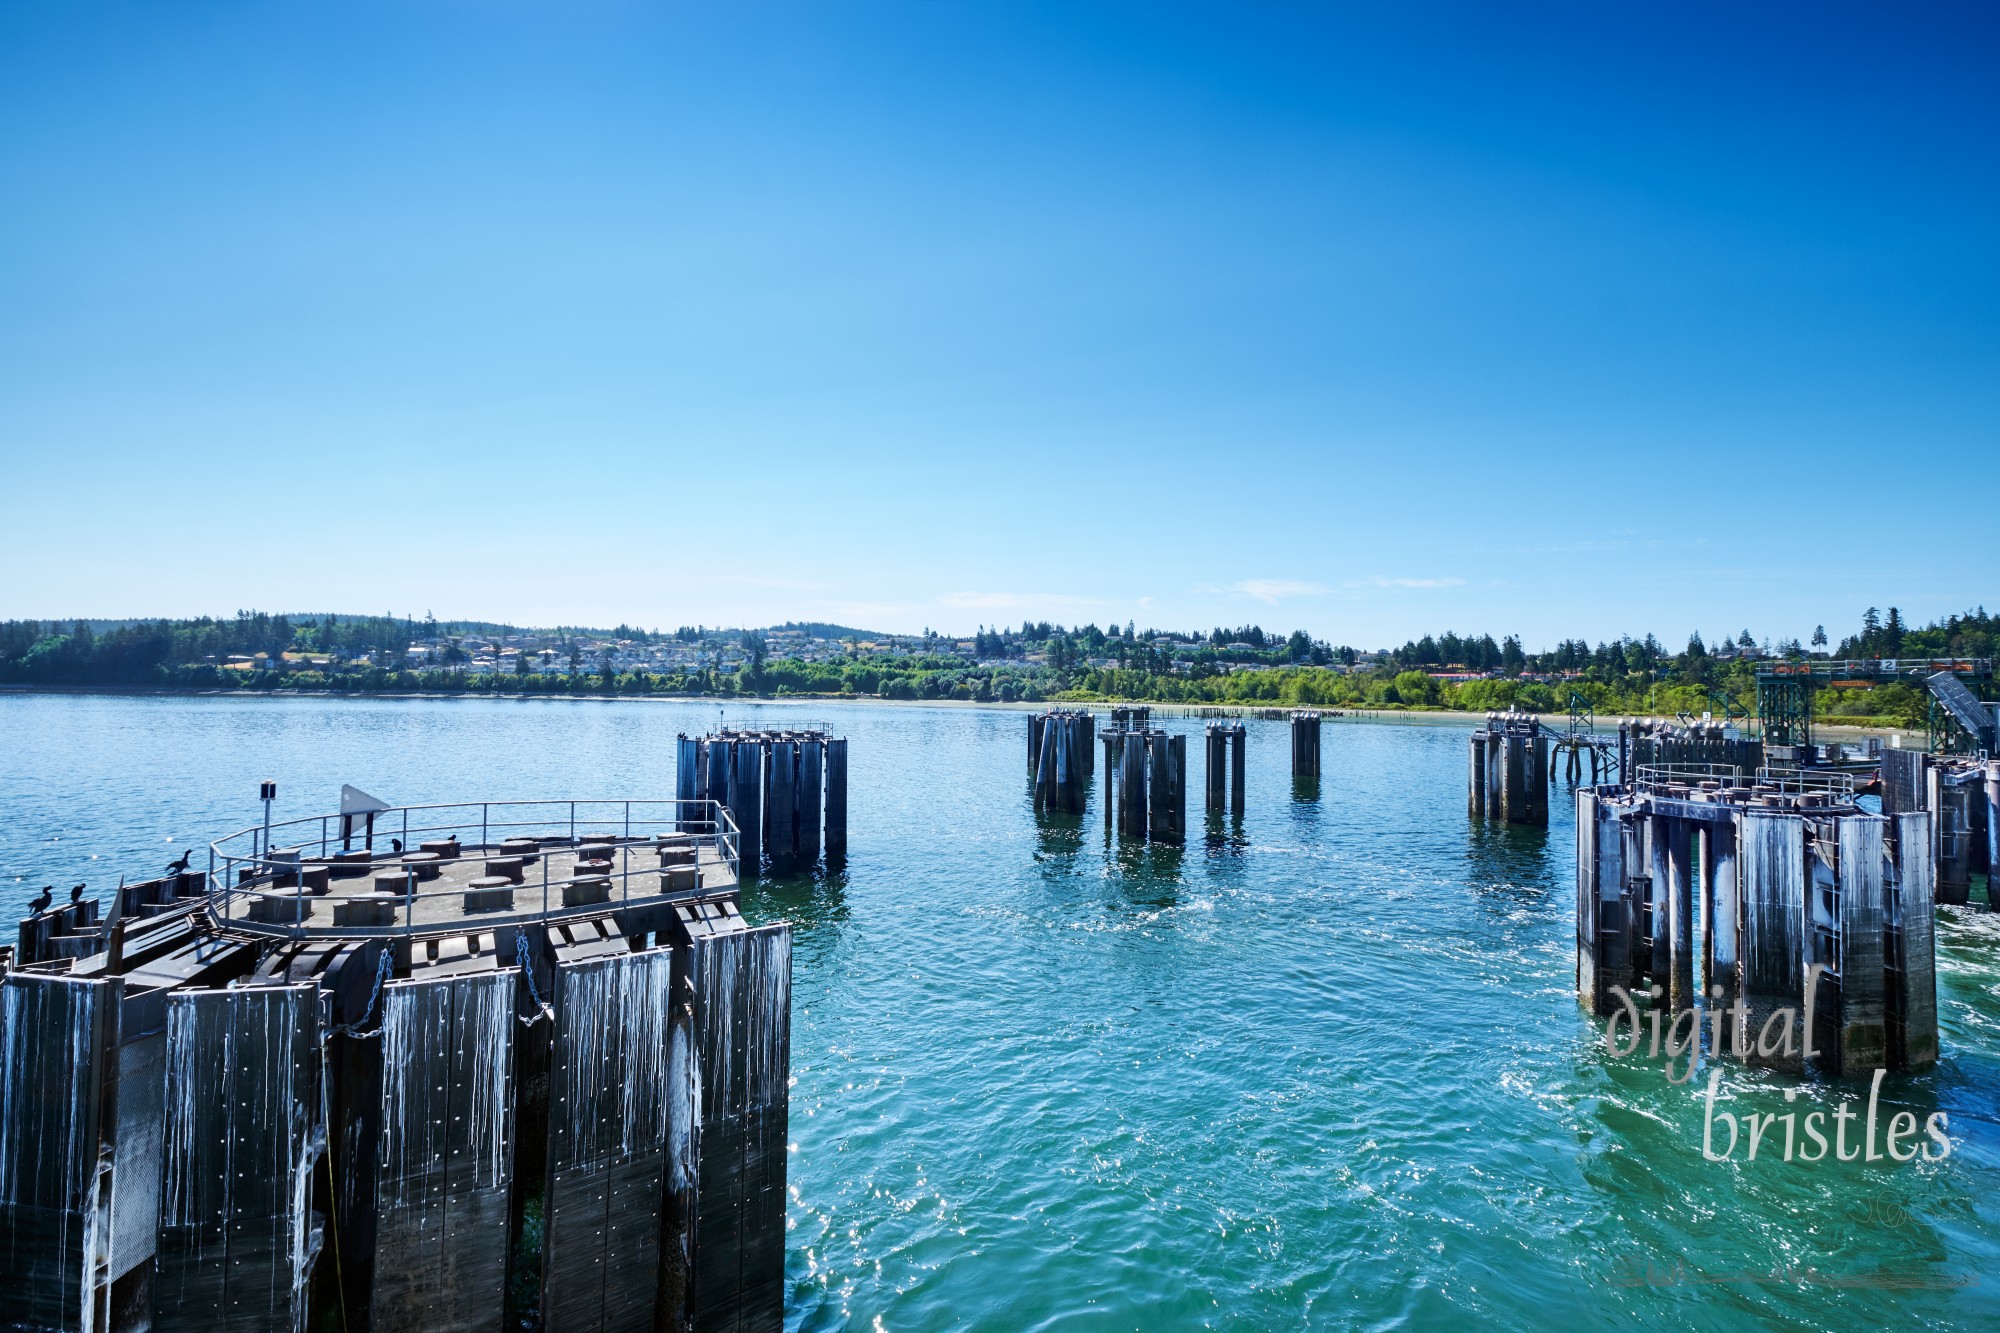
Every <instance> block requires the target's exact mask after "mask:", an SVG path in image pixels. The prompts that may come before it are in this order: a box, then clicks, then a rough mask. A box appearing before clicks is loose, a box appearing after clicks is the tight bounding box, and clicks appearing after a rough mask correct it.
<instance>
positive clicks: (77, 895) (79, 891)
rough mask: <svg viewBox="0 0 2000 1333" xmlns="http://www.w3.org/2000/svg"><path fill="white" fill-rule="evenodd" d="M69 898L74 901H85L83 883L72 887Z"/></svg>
mask: <svg viewBox="0 0 2000 1333" xmlns="http://www.w3.org/2000/svg"><path fill="white" fill-rule="evenodd" d="M69 900H70V901H71V902H73V903H80V902H82V901H83V885H81V884H77V885H74V886H72V887H71V889H70V891H69Z"/></svg>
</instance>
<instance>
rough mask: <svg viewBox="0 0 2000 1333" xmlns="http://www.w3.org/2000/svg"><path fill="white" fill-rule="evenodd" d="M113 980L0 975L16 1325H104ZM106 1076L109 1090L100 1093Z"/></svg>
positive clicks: (5, 1171)
mask: <svg viewBox="0 0 2000 1333" xmlns="http://www.w3.org/2000/svg"><path fill="white" fill-rule="evenodd" d="M120 998H121V988H120V983H118V982H117V981H84V980H76V979H73V978H70V977H66V976H60V975H53V974H43V973H21V972H12V973H9V974H7V975H6V976H4V977H0V1086H4V1087H5V1088H6V1095H5V1096H4V1097H0V1234H4V1235H5V1236H6V1238H7V1241H8V1243H7V1244H5V1245H0V1292H5V1293H6V1298H7V1310H6V1317H7V1318H8V1319H9V1320H10V1321H12V1322H14V1323H15V1324H16V1325H17V1326H25V1327H29V1328H46V1329H85V1328H95V1327H103V1326H104V1323H105V1322H107V1321H108V1315H109V1309H110V1296H111V1284H112V1281H113V1275H112V1274H111V1273H110V1272H109V1271H108V1265H107V1264H105V1263H103V1262H101V1261H100V1258H99V1255H98V1248H99V1241H98V1238H99V1237H101V1236H104V1235H105V1234H107V1233H108V1231H109V1229H110V1226H111V1218H112V1200H113V1194H114V1191H115V1190H116V1189H117V1186H118V1181H117V1176H116V1165H115V1157H111V1158H110V1165H111V1173H110V1178H109V1179H103V1178H101V1177H100V1172H101V1168H102V1166H103V1165H105V1164H106V1162H107V1155H108V1154H109V1152H110V1151H111V1150H112V1149H113V1148H114V1146H115V1145H114V1143H113V1140H112V1135H113V1127H114V1125H115V1124H116V1115H117V1106H116V1102H115V1097H116V1088H117V1084H116V1079H115V1070H116V1068H117V1052H118V1045H119V1004H120ZM107 1078H109V1086H108V1087H107Z"/></svg>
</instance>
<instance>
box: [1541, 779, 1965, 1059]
mask: <svg viewBox="0 0 2000 1333" xmlns="http://www.w3.org/2000/svg"><path fill="white" fill-rule="evenodd" d="M1576 799H1577V918H1576V919H1577V936H1576V949H1577V953H1576V957H1577V966H1576V984H1577V997H1578V999H1579V1001H1580V1002H1581V1003H1582V1005H1583V1006H1584V1008H1585V1009H1587V1010H1588V1011H1589V1012H1590V1013H1592V1014H1593V1015H1596V1016H1599V1017H1604V1018H1609V1017H1610V1016H1611V1015H1612V1014H1613V1013H1615V1012H1619V1011H1621V1009H1622V1008H1623V1006H1624V1000H1623V999H1621V998H1620V997H1619V994H1618V993H1617V990H1614V988H1617V989H1618V990H1622V991H1623V993H1624V994H1625V995H1627V996H1630V997H1632V999H1633V1001H1634V1003H1635V1005H1637V1006H1650V1007H1651V1008H1652V1009H1654V1010H1655V1011H1659V1010H1662V1009H1664V1010H1665V1011H1666V1012H1667V1013H1668V1014H1671V1015H1679V1014H1681V1013H1683V1012H1684V1011H1687V1010H1690V1009H1692V1008H1694V1007H1696V1006H1697V1005H1700V1006H1701V1007H1702V1008H1704V1009H1705V1010H1707V1012H1708V1013H1710V1014H1727V1015H1729V1021H1728V1022H1727V1023H1726V1024H1725V1025H1724V1026H1722V1027H1721V1028H1720V1029H1717V1028H1716V1027H1715V1025H1714V1024H1712V1023H1711V1022H1709V1021H1707V1020H1703V1021H1701V1022H1699V1023H1697V1024H1696V1026H1697V1027H1698V1028H1699V1029H1700V1030H1701V1031H1703V1032H1705V1033H1707V1034H1709V1037H1710V1039H1711V1041H1712V1040H1713V1037H1714V1033H1715V1032H1716V1031H1718V1030H1720V1031H1722V1032H1723V1033H1725V1034H1726V1035H1725V1036H1724V1037H1723V1038H1722V1042H1721V1044H1722V1047H1723V1048H1724V1051H1727V1052H1729V1053H1732V1054H1734V1055H1736V1056H1738V1057H1740V1058H1744V1059H1746V1060H1747V1061H1749V1062H1752V1063H1757V1064H1764V1065H1770V1066H1774V1067H1778V1068H1782V1069H1789V1070H1792V1071H1802V1070H1803V1069H1804V1067H1805V1066H1806V1065H1807V1063H1808V1062H1810V1063H1811V1064H1812V1065H1813V1066H1815V1067H1816V1068H1818V1069H1819V1070H1820V1071H1821V1072H1823V1073H1826V1074H1829V1075H1836V1076H1841V1077H1856V1076H1865V1075H1866V1074H1868V1073H1869V1071H1871V1070H1875V1069H1922V1068H1925V1067H1927V1066H1929V1065H1931V1064H1933V1063H1934V1062H1935V1061H1936V1059H1937V1049H1938V1047H1937V994H1936V980H1935V951H1934V944H1933V939H1932V898H1933V894H1934V887H1933V871H1932V866H1933V862H1932V855H1931V847H1932V841H1931V830H1930V816H1929V815H1928V814H1927V813H1924V812H1921V811H1919V812H1913V813H1904V814H1894V815H1874V814H1869V813H1866V812H1865V811H1863V810H1862V809H1861V807H1860V806H1859V805H1857V804H1856V803H1855V799H1854V794H1853V785H1852V779H1851V777H1850V776H1849V775H1846V774H1841V773H1821V774H1812V773H1806V774H1804V775H1801V774H1799V773H1796V772H1793V773H1788V774H1774V773H1771V772H1769V771H1766V772H1764V773H1762V774H1744V773H1742V772H1741V771H1740V770H1737V769H1735V768H1733V767H1728V766H1720V765H1707V764H1702V765H1676V764H1662V765H1642V766H1641V767H1639V768H1638V769H1637V770H1635V775H1634V780H1633V781H1632V782H1631V783H1628V784H1619V785H1608V786H1598V787H1586V788H1580V789H1579V790H1578V792H1577V798H1576ZM1697 907H1699V917H1698V918H1697V915H1696V908H1697ZM1697 920H1698V921H1699V933H1697ZM1697 967H1698V968H1699V971H1698V973H1697ZM1739 1004H1740V1006H1741V1008H1740V1009H1739V1008H1738V1007H1737V1006H1738V1005H1739ZM1671 1021H1673V1020H1672V1019H1671V1018H1668V1019H1665V1020H1663V1022H1662V1028H1663V1030H1664V1028H1665V1026H1666V1023H1667V1022H1671ZM1788 1026H1789V1027H1791V1029H1792V1030H1793V1032H1794V1039H1793V1040H1790V1041H1785V1042H1780V1040H1779V1037H1780V1036H1781V1035H1782V1031H1783V1030H1784V1029H1786V1028H1787V1027H1788ZM1767 1038H1768V1039H1767ZM1711 1053H1712V1054H1721V1053H1723V1051H1712V1052H1711Z"/></svg>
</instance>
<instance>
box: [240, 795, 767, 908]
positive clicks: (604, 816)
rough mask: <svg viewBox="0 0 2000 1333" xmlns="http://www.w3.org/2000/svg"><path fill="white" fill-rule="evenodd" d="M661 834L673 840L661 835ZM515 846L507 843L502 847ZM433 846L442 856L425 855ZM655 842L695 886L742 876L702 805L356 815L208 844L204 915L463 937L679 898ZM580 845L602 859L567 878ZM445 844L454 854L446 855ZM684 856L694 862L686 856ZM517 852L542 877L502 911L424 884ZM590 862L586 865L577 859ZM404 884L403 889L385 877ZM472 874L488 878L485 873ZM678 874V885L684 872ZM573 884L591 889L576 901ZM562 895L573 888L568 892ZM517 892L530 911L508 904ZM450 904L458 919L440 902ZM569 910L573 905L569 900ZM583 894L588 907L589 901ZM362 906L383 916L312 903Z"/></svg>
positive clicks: (513, 804) (610, 804)
mask: <svg viewBox="0 0 2000 1333" xmlns="http://www.w3.org/2000/svg"><path fill="white" fill-rule="evenodd" d="M662 835H671V836H668V837H666V838H665V839H664V840H663V839H662ZM510 843H511V844H512V845H511V846H510V845H509V844H510ZM426 844H430V845H431V846H432V847H433V848H436V849H438V850H432V851H428V852H427V851H426V850H425V845H426ZM661 846H668V847H672V848H676V849H679V850H680V851H681V852H682V853H683V855H682V857H680V858H678V859H677V862H676V863H677V864H678V863H681V862H685V863H686V864H689V865H692V866H693V867H694V875H693V877H692V878H693V880H694V883H695V885H696V888H697V891H698V889H699V887H700V886H701V885H702V884H703V883H704V882H705V881H706V880H708V879H709V878H710V877H711V876H712V874H713V872H714V871H717V870H720V869H723V868H725V867H726V869H727V877H728V880H729V882H731V883H733V882H735V880H736V878H737V876H738V874H739V872H740V868H741V858H740V850H739V849H740V846H741V843H740V835H739V832H738V830H737V826H736V821H735V820H734V819H733V818H732V817H731V815H730V813H729V810H728V809H727V808H726V807H725V806H723V805H722V804H721V803H720V802H717V801H711V800H687V801H680V800H629V801H627V800H551V801H481V802H463V803H456V804H446V805H418V806H397V807H392V808H389V809H384V810H377V811H373V812H364V813H358V814H329V815H315V816H309V817H307V818H303V819H292V820H285V821H282V822H279V823H275V824H270V825H258V826H254V827H251V828H247V829H242V830H240V831H238V832H236V833H232V834H229V835H228V836H227V837H223V838H219V839H217V840H216V841H215V842H213V843H211V844H209V869H208V877H207V891H206V892H207V907H208V912H209V914H210V916H211V917H212V918H213V919H214V920H215V922H216V924H217V925H218V926H227V927H228V928H229V929H232V930H237V931H242V932H246V933H250V934H259V935H266V936H272V937H279V938H291V939H300V938H307V937H312V936H321V935H340V936H357V937H368V936H398V937H411V938H417V939H426V938H435V937H444V936H453V935H458V936H463V935H466V934H468V933H471V932H474V931H488V930H494V929H498V928H505V927H508V926H513V925H519V924H525V923H527V922H531V921H562V920H567V919H571V918H579V917H586V916H591V915H602V914H603V913H605V912H606V911H611V910H616V909H619V908H621V907H625V906H631V905H643V904H645V903H648V902H657V901H664V900H669V899H672V898H676V897H685V896H688V892H687V891H686V890H676V891H670V890H669V889H668V888H667V885H668V884H669V882H670V881H669V880H668V879H667V878H666V875H665V872H666V870H667V869H668V867H667V865H666V858H664V857H658V856H655V859H654V860H653V862H652V863H650V864H649V863H648V860H647V858H648V856H649V855H654V854H655V853H656V850H657V849H658V848H659V847H661ZM583 848H601V849H603V850H604V851H605V852H608V853H609V854H610V858H611V862H612V863H611V864H610V865H609V866H600V865H595V864H589V868H588V869H584V868H581V867H579V866H577V865H575V863H574V862H573V863H572V865H571V867H569V873H562V872H559V871H557V870H556V869H555V867H554V864H553V863H554V861H555V859H556V858H557V857H559V856H562V855H563V854H565V853H571V854H573V853H575V852H577V851H578V850H579V849H583ZM444 849H449V851H448V852H447V851H446V850H444ZM687 853H691V854H692V855H691V856H688V855H686V854H687ZM515 857H518V858H519V859H520V860H521V861H522V862H523V865H522V867H521V868H522V869H523V870H524V871H525V869H526V868H527V863H528V862H529V861H530V859H532V864H533V865H534V867H535V868H536V871H537V874H536V875H535V876H534V877H533V878H532V879H530V877H529V876H527V875H526V874H523V875H522V876H521V878H520V879H518V880H513V881H510V883H509V884H508V885H507V888H508V889H509V890H511V892H508V893H506V894H504V895H503V898H504V899H505V900H507V901H508V904H509V905H507V906H505V907H503V908H500V909H498V910H475V909H472V908H470V907H468V906H465V905H464V900H465V898H466V895H467V892H468V885H467V884H466V883H463V882H459V881H458V880H457V879H453V880H451V881H449V882H447V883H446V884H444V885H443V886H442V887H433V886H435V885H436V883H437V879H438V878H441V877H442V872H443V870H444V869H445V868H447V867H452V866H460V865H464V864H467V863H483V862H486V861H499V860H503V859H510V858H515ZM586 864H588V863H586ZM362 876H366V877H369V878H370V879H372V880H374V881H375V883H374V884H373V885H372V886H371V888H370V889H369V890H367V891H358V892H353V893H350V894H345V895H342V894H337V893H335V892H333V885H335V884H337V883H340V882H341V881H343V880H346V879H354V878H359V877H362ZM390 876H400V877H401V879H402V881H403V882H402V884H401V887H400V891H395V892H387V891H383V890H382V889H381V888H380V881H381V880H383V879H387V878H389V877H390ZM480 878H485V877H484V876H481V877H480ZM682 878H686V876H683V877H682ZM580 886H587V888H588V892H587V893H586V892H584V891H583V889H582V888H581V887H580ZM565 890H571V891H572V892H568V893H566V892H565ZM523 897H525V898H526V899H527V900H528V902H529V905H528V906H524V907H521V908H514V907H513V906H512V905H511V903H512V902H516V901H519V900H520V899H521V898H523ZM447 899H459V900H461V905H460V907H459V909H458V910H456V911H451V910H439V909H438V908H437V907H436V904H439V903H442V902H444V901H445V900H447ZM573 899H574V900H575V901H572V900H573ZM586 899H587V900H586ZM328 902H333V903H336V904H339V903H354V902H366V903H370V904H375V905H377V909H376V910H374V911H372V912H370V913H367V914H366V915H371V916H375V917H380V916H381V915H382V914H383V909H386V912H387V915H388V916H389V918H390V920H389V921H388V922H386V923H385V922H382V921H380V920H371V921H367V922H365V923H364V922H355V923H342V922H336V923H334V924H324V923H318V922H315V921H313V919H312V918H313V917H314V916H316V915H317V912H316V910H314V908H315V905H318V904H326V903H328Z"/></svg>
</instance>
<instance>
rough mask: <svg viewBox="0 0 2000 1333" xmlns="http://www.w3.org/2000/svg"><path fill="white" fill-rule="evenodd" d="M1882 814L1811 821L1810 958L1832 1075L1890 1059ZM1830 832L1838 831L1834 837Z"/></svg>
mask: <svg viewBox="0 0 2000 1333" xmlns="http://www.w3.org/2000/svg"><path fill="white" fill-rule="evenodd" d="M1886 822H1887V821H1886V820H1884V819H1882V818H1881V817H1879V816H1869V815H1852V816H1848V817H1846V818H1843V819H1840V820H1837V821H1830V822H1829V823H1824V824H1822V823H1820V822H1818V821H1809V822H1807V826H1808V828H1809V829H1810V830H1811V832H1812V833H1813V835H1814V836H1813V837H1812V838H1811V840H1810V841H1809V843H1808V850H1809V852H1810V853H1811V858H1812V859H1811V861H1810V863H1809V867H1810V870H1811V877H1810V881H1809V887H1808V891H1807V940H1806V943H1807V957H1806V961H1807V963H1808V964H1809V965H1810V964H1814V963H1817V964H1820V965H1822V967H1823V969H1824V970H1822V971H1819V972H1818V973H1816V974H1815V982H1814V987H1815V989H1814V994H1813V996H1812V999H1813V1026H1814V1028H1815V1033H1814V1043H1813V1044H1814V1047H1815V1049H1816V1051H1817V1053H1818V1056H1819V1059H1820V1062H1821V1067H1822V1068H1824V1069H1825V1070H1826V1071H1827V1072H1828V1073H1831V1074H1835V1075H1841V1076H1846V1077H1858V1076H1862V1075H1865V1074H1867V1073H1868V1072H1869V1071H1871V1070H1875V1069H1881V1068H1885V1067H1886V1066H1887V1064H1888V1033H1887V1025H1886V1017H1885V1014H1884V1008H1885V1005H1884V986H1883V961H1884V960H1883V950H1882V941H1883V935H1884V933H1885V931H1886V929H1887V925H1888V910H1887V908H1888V903H1887V901H1886V899H1885V897H1884V883H1883V876H1882V865H1883V854H1882V835H1883V826H1884V824H1885V823H1886ZM1827 835H1831V836H1830V837H1829V836H1827Z"/></svg>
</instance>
